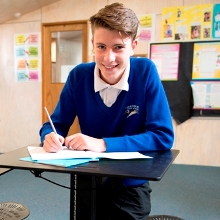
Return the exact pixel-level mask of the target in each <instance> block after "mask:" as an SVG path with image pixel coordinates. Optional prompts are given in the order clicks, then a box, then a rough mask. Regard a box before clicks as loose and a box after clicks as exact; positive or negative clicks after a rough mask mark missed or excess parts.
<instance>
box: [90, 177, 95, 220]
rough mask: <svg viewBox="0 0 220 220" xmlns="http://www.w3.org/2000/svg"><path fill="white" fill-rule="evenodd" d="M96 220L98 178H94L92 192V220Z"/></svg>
mask: <svg viewBox="0 0 220 220" xmlns="http://www.w3.org/2000/svg"><path fill="white" fill-rule="evenodd" d="M95 219H96V178H95V176H92V190H91V220H95Z"/></svg>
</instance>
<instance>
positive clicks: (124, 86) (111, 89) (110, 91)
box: [94, 62, 130, 107]
mask: <svg viewBox="0 0 220 220" xmlns="http://www.w3.org/2000/svg"><path fill="white" fill-rule="evenodd" d="M129 71H130V62H128V65H127V67H126V69H125V72H124V73H123V75H122V77H121V79H120V81H119V82H118V83H116V84H115V85H110V84H108V83H106V82H104V81H103V80H102V79H101V78H100V73H99V68H98V67H97V65H96V66H95V70H94V89H95V92H99V94H100V96H101V98H102V100H103V102H104V103H105V105H106V106H108V107H111V106H112V105H113V104H114V103H115V101H116V99H117V97H118V95H119V93H120V92H121V91H122V90H125V91H128V89H129V85H128V77H129Z"/></svg>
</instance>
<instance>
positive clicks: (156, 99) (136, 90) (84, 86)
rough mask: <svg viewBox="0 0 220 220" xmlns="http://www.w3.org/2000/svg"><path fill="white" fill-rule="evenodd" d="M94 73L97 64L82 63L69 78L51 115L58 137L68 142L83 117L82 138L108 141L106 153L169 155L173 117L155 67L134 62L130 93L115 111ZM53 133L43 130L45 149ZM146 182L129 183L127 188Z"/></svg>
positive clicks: (48, 128)
mask: <svg viewBox="0 0 220 220" xmlns="http://www.w3.org/2000/svg"><path fill="white" fill-rule="evenodd" d="M94 68H95V63H82V64H80V65H78V66H76V67H75V68H74V69H73V70H72V71H71V72H70V73H69V76H68V79H67V81H66V83H65V85H64V88H63V90H62V92H61V95H60V99H59V102H58V104H57V106H56V108H55V110H54V112H53V114H52V115H51V118H52V121H53V123H54V126H55V127H56V130H57V132H58V133H59V134H60V135H62V136H63V137H66V136H67V133H68V131H69V128H70V126H71V125H72V123H73V121H74V119H75V117H76V116H78V119H79V124H80V129H81V132H82V133H83V134H85V135H88V136H91V137H95V138H103V139H104V141H105V142H106V147H107V148H106V152H119V151H130V152H131V151H139V152H140V151H154V150H169V149H170V148H171V147H172V145H173V139H174V134H173V127H172V120H171V114H170V109H169V106H168V102H167V98H166V95H165V92H164V89H163V86H162V84H161V81H160V79H159V76H158V73H157V70H156V67H155V65H154V64H153V62H152V61H151V60H149V59H147V58H131V59H130V73H129V78H128V83H129V91H121V93H120V94H119V96H118V98H117V100H116V102H115V103H114V104H113V105H112V106H111V107H107V106H106V105H105V104H104V103H103V101H102V99H101V97H100V95H99V92H96V93H95V91H94ZM50 132H52V128H51V126H50V124H49V122H46V123H45V124H44V125H43V127H42V128H41V130H40V136H41V142H42V143H43V141H44V137H45V135H46V134H48V133H50ZM143 169H144V167H143ZM144 182H146V181H144V180H142V181H141V180H131V179H129V180H128V179H126V180H124V183H125V184H126V185H140V184H143V183H144Z"/></svg>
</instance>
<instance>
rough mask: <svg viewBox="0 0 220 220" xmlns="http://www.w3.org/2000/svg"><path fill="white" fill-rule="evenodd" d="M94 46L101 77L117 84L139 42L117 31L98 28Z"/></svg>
mask: <svg viewBox="0 0 220 220" xmlns="http://www.w3.org/2000/svg"><path fill="white" fill-rule="evenodd" d="M92 44H93V51H94V54H95V62H96V64H97V66H98V68H99V70H100V77H101V78H102V80H104V81H105V82H106V83H108V84H111V85H114V84H116V83H117V82H118V81H119V80H120V79H121V77H122V75H123V73H124V70H125V69H126V67H127V65H128V62H130V59H129V58H130V56H132V55H133V54H134V49H135V47H136V45H137V41H136V40H134V41H132V40H131V38H129V37H128V36H127V35H126V34H124V33H120V32H118V31H116V30H109V29H106V28H102V27H97V28H96V29H95V30H94V34H93V39H92Z"/></svg>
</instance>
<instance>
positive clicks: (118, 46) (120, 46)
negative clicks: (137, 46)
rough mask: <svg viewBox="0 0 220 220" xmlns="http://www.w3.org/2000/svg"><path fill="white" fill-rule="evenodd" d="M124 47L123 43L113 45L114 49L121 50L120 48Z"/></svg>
mask: <svg viewBox="0 0 220 220" xmlns="http://www.w3.org/2000/svg"><path fill="white" fill-rule="evenodd" d="M124 48H125V46H124V45H116V46H115V47H114V49H115V50H122V49H124Z"/></svg>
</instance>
